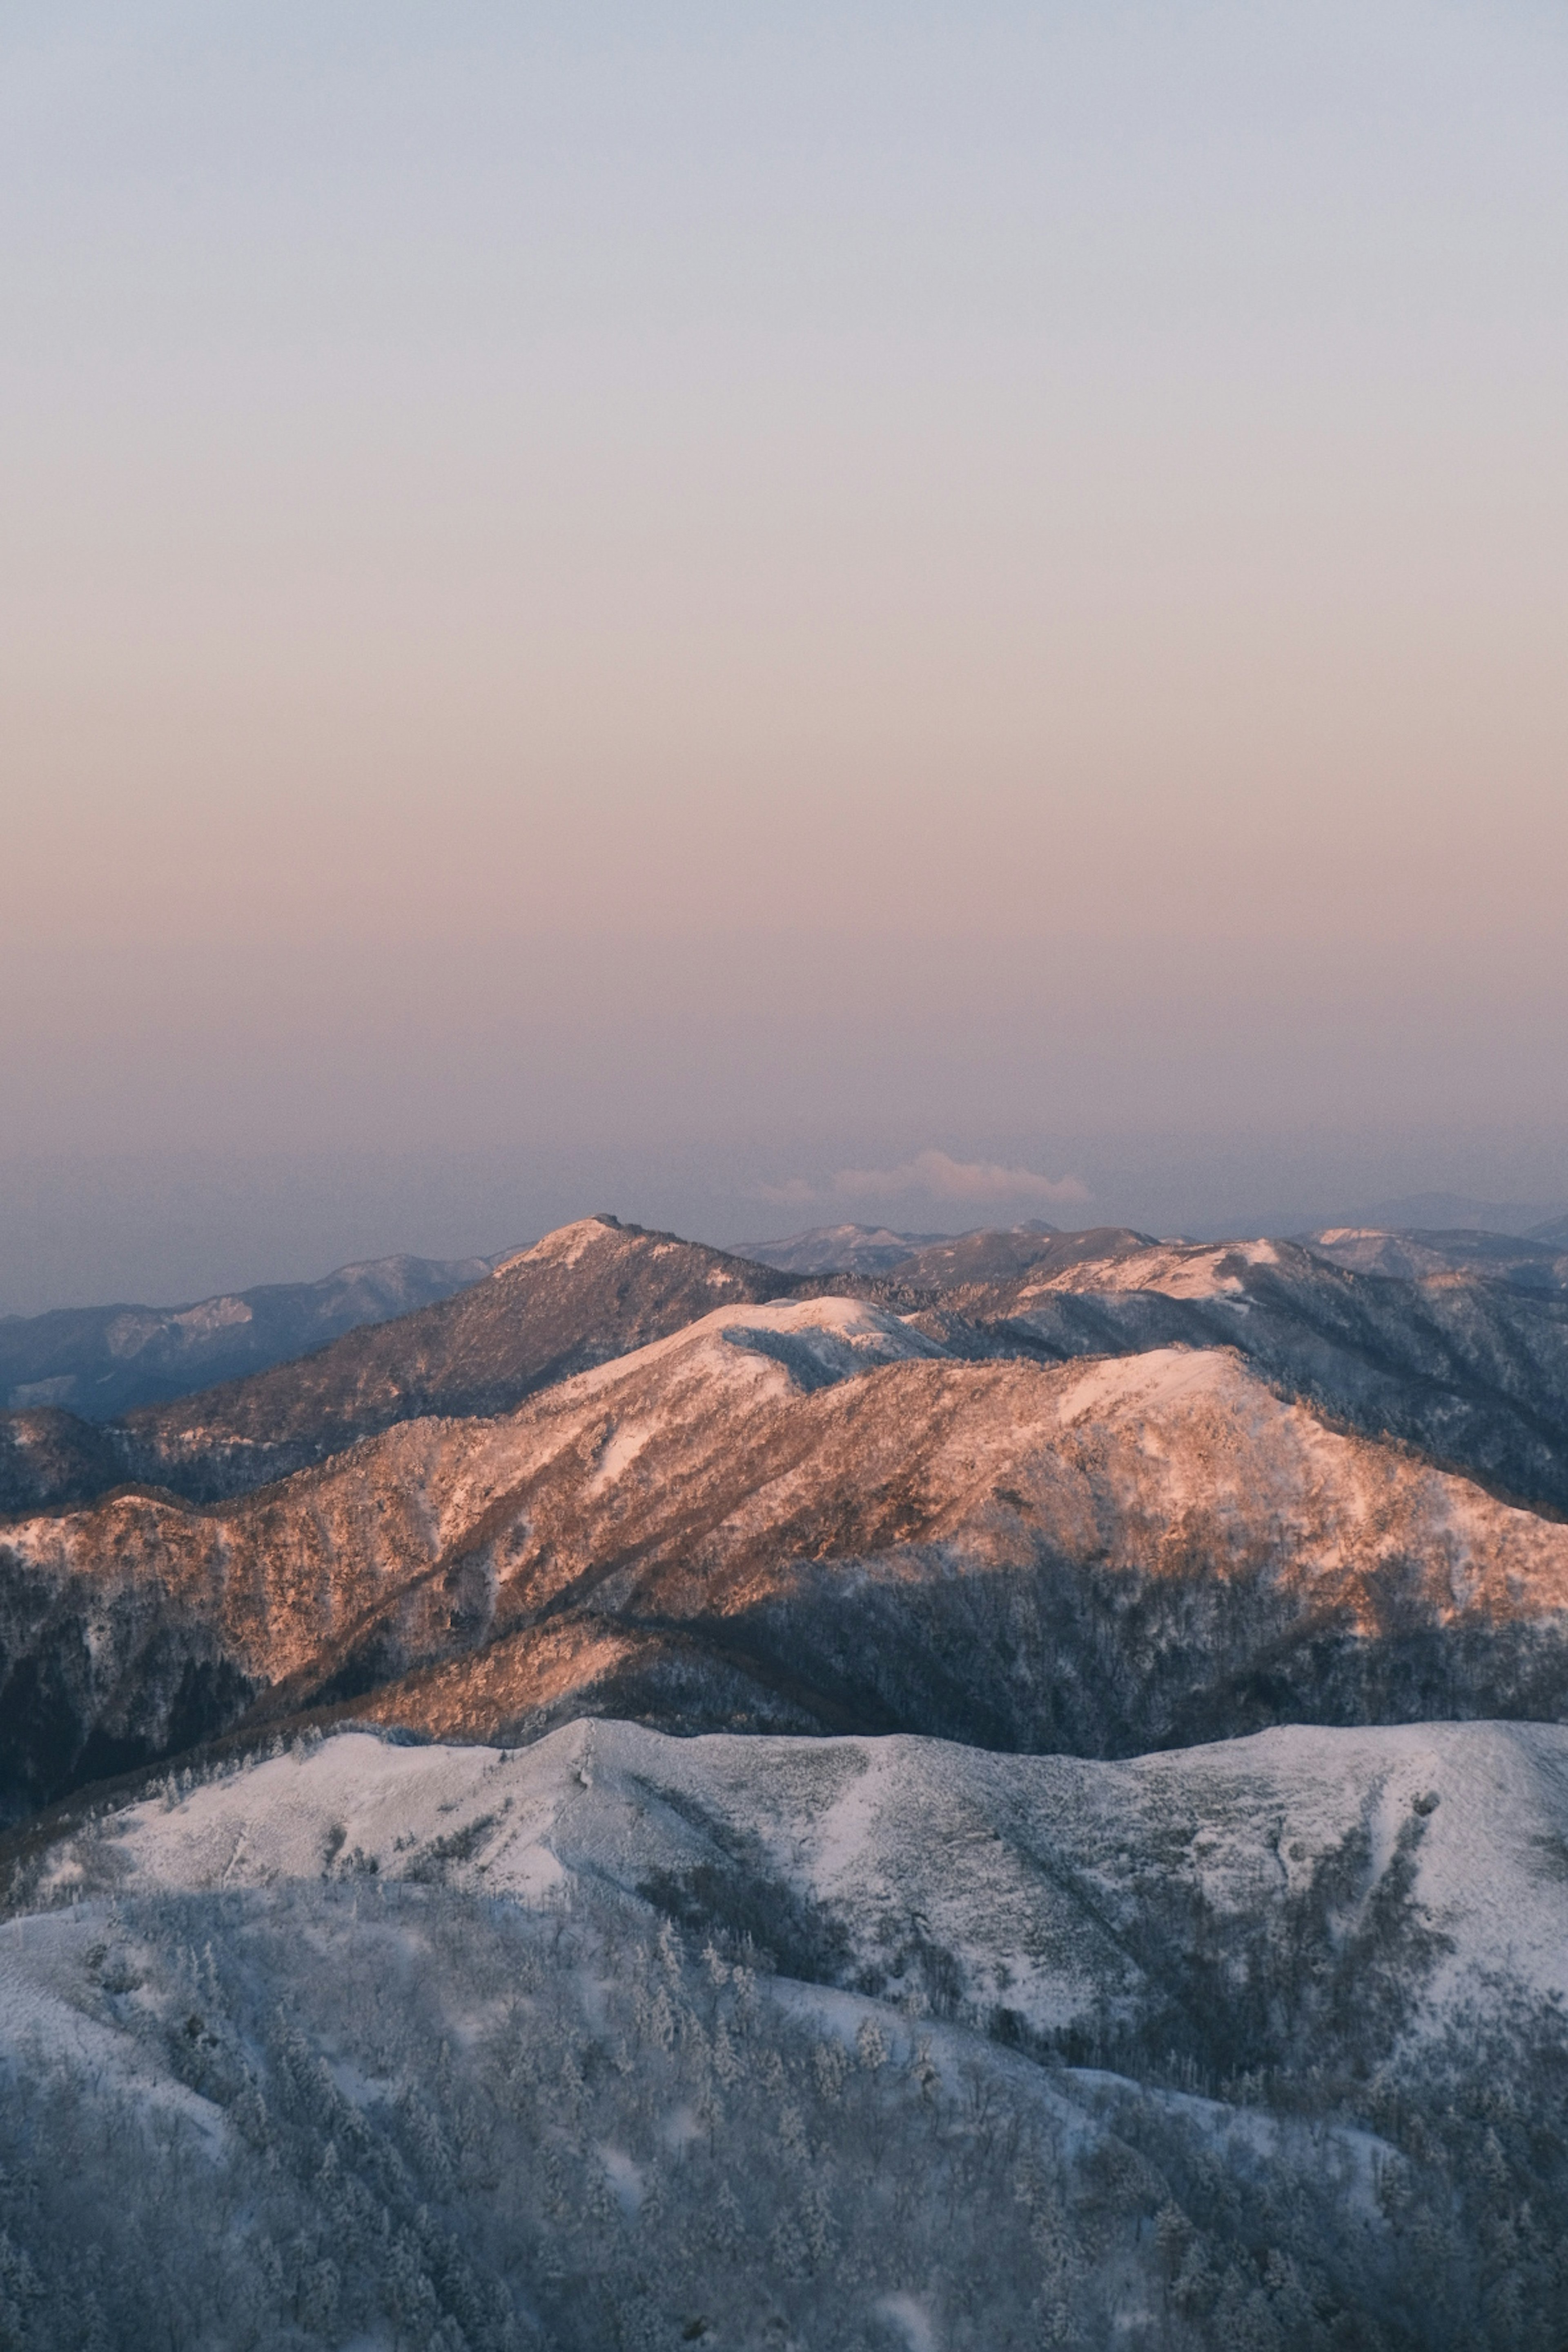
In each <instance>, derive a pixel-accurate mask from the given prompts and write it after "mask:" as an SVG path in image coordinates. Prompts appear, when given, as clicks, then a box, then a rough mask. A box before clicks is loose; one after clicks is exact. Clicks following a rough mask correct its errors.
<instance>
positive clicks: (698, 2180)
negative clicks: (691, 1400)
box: [0, 1724, 1568, 2352]
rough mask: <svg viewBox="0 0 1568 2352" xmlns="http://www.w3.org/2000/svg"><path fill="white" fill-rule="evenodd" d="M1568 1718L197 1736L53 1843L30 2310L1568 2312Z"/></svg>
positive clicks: (377, 2325)
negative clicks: (1277, 1725)
mask: <svg viewBox="0 0 1568 2352" xmlns="http://www.w3.org/2000/svg"><path fill="white" fill-rule="evenodd" d="M1565 1740H1568V1734H1565V1733H1564V1731H1563V1729H1561V1728H1559V1727H1544V1726H1526V1727H1500V1726H1496V1725H1489V1724H1470V1725H1460V1726H1447V1727H1432V1726H1421V1727H1412V1728H1411V1729H1409V1730H1393V1731H1389V1730H1373V1731H1354V1732H1349V1731H1339V1732H1334V1731H1301V1730H1296V1729H1290V1730H1279V1731H1274V1732H1269V1733H1267V1734H1264V1735H1262V1736H1261V1737H1259V1738H1254V1739H1247V1740H1233V1741H1226V1742H1225V1743H1223V1744H1222V1745H1221V1746H1219V1747H1217V1748H1199V1749H1195V1750H1189V1751H1187V1752H1185V1753H1184V1754H1181V1755H1170V1756H1156V1757H1145V1758H1142V1759H1137V1760H1136V1761H1133V1762H1128V1763H1123V1764H1083V1763H1077V1762H1073V1761H1071V1760H1068V1759H1059V1758H1047V1759H1020V1758H1007V1757H996V1756H984V1755H979V1754H976V1753H974V1752H973V1751H971V1750H964V1749H961V1748H947V1747H943V1746H941V1745H939V1744H937V1743H933V1742H930V1741H921V1740H910V1739H896V1740H888V1741H877V1740H826V1741H825V1740H811V1741H791V1740H778V1739H763V1740H757V1739H752V1740H735V1739H724V1738H715V1739H704V1740H697V1741H672V1740H669V1739H666V1738H658V1737H656V1736H654V1735H651V1734H648V1733H647V1732H643V1731H638V1730H637V1729H636V1728H634V1727H629V1726H626V1725H623V1724H600V1725H574V1726H572V1727H568V1728H564V1729H563V1730H562V1731H560V1732H559V1733H557V1734H556V1735H554V1736H553V1737H552V1738H549V1739H547V1740H545V1741H543V1742H542V1743H540V1744H539V1745H537V1746H536V1747H534V1748H531V1749H530V1750H527V1751H524V1752H521V1753H518V1752H511V1753H508V1752H505V1751H500V1752H498V1751H496V1750H494V1749H489V1748H484V1749H475V1748H467V1749H460V1750H453V1749H440V1748H436V1749H430V1748H425V1749H410V1748H391V1747H384V1746H383V1745H382V1744H381V1743H379V1742H377V1741H375V1740H372V1739H368V1738H363V1737H355V1736H348V1737H344V1738H335V1739H332V1740H330V1741H327V1742H325V1743H321V1742H311V1741H301V1742H299V1743H297V1745H296V1747H295V1749H294V1751H293V1752H292V1753H290V1754H279V1755H278V1756H276V1757H274V1758H272V1759H269V1760H267V1761H264V1762H260V1763H258V1764H256V1765H253V1766H252V1767H250V1768H248V1769H243V1770H240V1771H238V1772H237V1773H234V1774H229V1775H224V1776H220V1777H218V1778H216V1779H212V1780H207V1781H206V1782H205V1784H203V1783H202V1782H200V1781H198V1782H197V1783H195V1785H193V1784H192V1782H191V1780H190V1778H189V1776H186V1777H185V1779H184V1785H183V1786H182V1787H180V1788H176V1787H175V1786H174V1783H173V1780H171V1782H170V1784H169V1786H168V1787H167V1789H166V1790H165V1791H164V1792H163V1793H162V1794H161V1795H158V1796H155V1797H154V1798H153V1800H152V1801H144V1802H142V1803H140V1804H137V1805H135V1806H132V1807H131V1808H129V1809H127V1810H124V1811H119V1812H118V1813H114V1812H111V1813H110V1814H108V1815H107V1816H105V1817H103V1818H100V1820H99V1821H97V1822H94V1823H93V1824H91V1825H90V1826H89V1827H88V1828H86V1829H85V1830H83V1831H79V1832H76V1833H74V1834H71V1835H68V1836H67V1837H65V1838H60V1839H57V1840H56V1841H54V1843H52V1845H50V1846H47V1848H46V1849H45V1850H44V1851H43V1852H42V1853H40V1854H38V1855H37V1858H36V1859H35V1861H34V1863H33V1864H31V1866H30V1867H28V1868H27V1869H26V1870H25V1872H24V1874H23V1876H22V1879H21V1880H20V1881H17V1880H16V1878H15V1877H13V1880H12V1887H13V1900H12V1904H11V1906H10V1908H11V1912H12V1916H11V1917H10V1918H9V1919H8V1920H7V1923H6V1927H5V1952H6V1967H5V1971H4V1973H3V1975H0V2090H3V2093H4V2095H0V2263H3V2267H0V2294H4V2296H5V2304H4V2316H5V2326H6V2334H7V2341H8V2343H9V2344H11V2345H15V2346H16V2347H17V2352H60V2347H62V2346H65V2347H72V2352H75V2347H84V2346H86V2345H87V2344H88V2343H89V2342H90V2341H91V2338H92V2336H93V2334H94V2332H95V2331H96V2333H97V2334H98V2336H100V2338H101V2339H107V2340H113V2337H112V2335H111V2333H110V2328H109V2327H108V2326H106V2325H105V2311H104V2307H103V2303H102V2300H101V2297H102V2295H103V2294H105V2293H106V2292H107V2294H109V2295H110V2297H111V2303H110V2309H111V2310H112V2314H113V2322H114V2326H115V2327H117V2328H118V2330H119V2331H120V2333H121V2336H122V2337H123V2339H124V2340H126V2341H135V2342H137V2343H141V2342H151V2341H153V2340H158V2341H163V2340H164V2337H165V2336H166V2335H167V2334H168V2330H167V2328H166V2326H165V2325H164V2321H165V2316H166V2315H167V2314H168V2313H169V2312H170V2311H171V2310H172V2309H177V2311H178V2314H179V2325H180V2326H181V2327H183V2328H184V2330H185V2331H186V2333H185V2336H184V2339H183V2340H184V2341H189V2342H197V2341H212V2342H233V2341H238V2340H255V2341H258V2342H279V2343H282V2342H289V2343H298V2344H300V2345H321V2346H334V2347H335V2346H339V2345H342V2344H343V2343H344V2342H347V2341H353V2342H356V2343H359V2342H363V2343H373V2342H384V2341H388V2340H391V2338H392V2336H401V2337H402V2338H403V2340H404V2341H405V2342H410V2341H411V2342H421V2341H423V2342H426V2343H435V2344H439V2345H441V2346H443V2347H445V2346H447V2345H448V2344H450V2345H452V2346H454V2347H456V2346H457V2345H458V2344H462V2345H465V2346H468V2347H470V2352H523V2347H529V2352H535V2347H537V2352H600V2347H603V2346H605V2345H606V2344H613V2343H616V2342H623V2343H624V2342H626V2341H628V2340H630V2341H637V2340H640V2341H642V2342H645V2343H647V2344H650V2345H664V2344H670V2345H674V2344H680V2343H699V2344H700V2343H702V2342H705V2341H710V2340H711V2341H713V2342H715V2343H717V2344H719V2345H723V2344H726V2343H736V2344H763V2345H765V2344H770V2343H777V2344H780V2345H782V2346H787V2345H788V2344H790V2343H792V2342H793V2343H795V2344H797V2345H810V2346H812V2347H814V2352H815V2348H816V2347H821V2352H855V2347H875V2352H934V2347H941V2352H1037V2347H1038V2346H1039V2345H1040V2344H1041V2343H1042V2342H1044V2343H1047V2344H1070V2345H1074V2346H1079V2347H1083V2348H1084V2352H1111V2347H1124V2346H1127V2345H1129V2344H1134V2345H1136V2344H1142V2345H1143V2346H1145V2347H1149V2352H1153V2347H1162V2352H1216V2347H1247V2348H1248V2352H1344V2347H1348V2346H1358V2345H1359V2346H1363V2347H1369V2352H1373V2347H1381V2352H1555V2347H1556V2346H1557V2344H1558V2343H1559V2341H1560V2338H1561V2322H1560V2314H1561V2310H1562V2285H1563V2264H1562V2247H1563V2242H1565V2239H1568V2156H1565V2154H1564V2150H1563V2139H1562V2134H1561V2129H1560V2123H1561V2111H1562V2105H1563V2097H1564V2095H1565V2094H1568V2033H1565V2031H1564V2027H1563V2014H1562V2010H1563V1991H1564V1988H1565V1982H1568V1966H1565V1960H1564V1955H1565V1953H1568V1876H1565V1874H1564V1870H1563V1855H1564V1854H1565V1853H1568V1802H1565V1799H1564V1790H1565V1788H1568V1749H1565V1744H1564V1743H1565ZM18 1897H19V1898H21V1901H22V1902H23V1903H25V1904H26V1906H31V1908H30V1909H29V1910H27V1911H26V1912H24V1911H23V1910H21V1909H19V1908H18V1905H17V1898H18ZM282 1982H286V1983H287V1987H288V1992H287V1999H286V2000H285V2001H281V2002H280V2001H279V1984H280V1983H282ZM1086 2061H1087V2063H1085V2062H1086ZM153 2151H155V2159H154V2160H150V2153H151V2152H153ZM84 2200H85V2204H86V2207H87V2210H89V2211H90V2212H91V2214H92V2217H93V2230H92V2232H91V2235H90V2237H88V2236H86V2235H84V2230H83V2207H84ZM634 2323H635V2325H636V2329H637V2335H636V2336H633V2334H632V2328H633V2324H634ZM389 2331H390V2335H389Z"/></svg>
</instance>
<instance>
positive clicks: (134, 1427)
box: [0, 1217, 797, 1516]
mask: <svg viewBox="0 0 1568 2352" xmlns="http://www.w3.org/2000/svg"><path fill="white" fill-rule="evenodd" d="M795 1287H797V1284H796V1283H795V1282H792V1280H791V1279H790V1278H789V1277H788V1276H783V1275H779V1274H776V1273H773V1272H772V1271H770V1270H768V1269H766V1268H763V1267H760V1266H749V1265H746V1264H745V1263H744V1261H743V1260H741V1259H738V1258H730V1257H726V1256H725V1255H723V1253H722V1252H721V1251H718V1250H710V1249H704V1248H702V1247H701V1246H700V1244H695V1243H691V1242H682V1241H679V1240H677V1239H676V1238H675V1236H674V1235H673V1234H650V1233H645V1232H644V1231H643V1229H642V1228H641V1227H640V1226H637V1225H622V1224H620V1223H618V1222H617V1220H616V1219H615V1218H613V1217H589V1218H584V1219H583V1220H582V1221H581V1222H580V1223H576V1224H573V1225H565V1226H563V1227H562V1228H561V1229H560V1230H559V1231H558V1232H556V1233H553V1234H547V1235H546V1236H545V1238H544V1239H543V1240H542V1242H539V1243H537V1244H535V1245H534V1247H533V1248H531V1249H528V1250H521V1251H518V1252H517V1253H516V1254H515V1255H512V1256H511V1257H510V1258H506V1259H503V1260H502V1262H501V1263H500V1265H497V1266H496V1267H495V1268H494V1269H493V1272H491V1273H490V1274H489V1276H488V1277H487V1278H486V1279H484V1280H482V1281H479V1282H476V1283H473V1284H471V1285H469V1286H468V1288H466V1289H464V1290H461V1291H459V1292H458V1293H457V1294H456V1295H455V1296H453V1297H447V1298H443V1299H440V1300H438V1301H437V1302H436V1303H434V1304H433V1305H431V1306H429V1307H423V1308H420V1309H418V1310H417V1311H416V1312H415V1313H412V1314H408V1315H401V1316H398V1317H397V1318H395V1320H393V1321H390V1322H384V1323H380V1324H375V1325H369V1326H366V1327H363V1328H358V1329H355V1330H353V1331H350V1332H348V1333H346V1334H345V1335H344V1336H343V1337H342V1338H341V1339H337V1340H335V1341H333V1342H332V1343H331V1345H330V1346H328V1347H325V1348H322V1349H318V1350H317V1351H316V1352H315V1353H314V1354H312V1355H309V1356H305V1357H302V1358H300V1359H299V1360H294V1361H290V1362H288V1363H282V1364H278V1365H274V1366H272V1367H270V1368H269V1369H268V1370H265V1371H261V1372H257V1373H252V1374H250V1375H249V1376H248V1377H247V1378H246V1379H244V1380H239V1381H229V1382H226V1383H224V1384H222V1385H219V1386H217V1387H215V1388H212V1389H206V1390H203V1391H200V1392H199V1393H198V1394H196V1395H195V1396H193V1397H187V1398H183V1399H180V1400H178V1401H176V1402H173V1403H169V1404H164V1405H153V1406H147V1407H143V1408H142V1409H140V1410H138V1411H136V1412H131V1413H129V1414H127V1415H125V1416H124V1417H123V1419H121V1421H119V1422H117V1423H110V1424H109V1425H108V1426H107V1428H106V1430H105V1432H104V1438H106V1439H107V1441H108V1445H107V1447H106V1446H105V1444H104V1443H103V1441H102V1440H100V1438H98V1437H96V1436H93V1435H91V1434H89V1433H88V1432H87V1431H86V1430H85V1429H84V1428H83V1427H82V1426H81V1425H80V1424H78V1425H77V1426H76V1427H75V1428H74V1429H73V1428H70V1427H68V1426H67V1425H66V1424H65V1419H64V1417H63V1416H62V1417H61V1419H60V1422H59V1423H51V1424H50V1425H49V1426H48V1428H47V1430H39V1429H37V1427H36V1426H35V1425H33V1424H27V1425H24V1426H18V1425H16V1423H15V1422H12V1423H10V1424H7V1423H6V1422H5V1420H3V1419H0V1513H9V1514H11V1515H13V1516H15V1515H16V1514H19V1513H23V1512H26V1511H28V1510H39V1509H42V1510H49V1509H59V1508H62V1507H71V1506H73V1505H75V1504H78V1503H81V1502H85V1501H88V1500H89V1499H90V1498H91V1496H92V1495H94V1494H100V1493H102V1492H104V1491H105V1490H106V1489H107V1488H108V1487H110V1486H116V1485H121V1484H124V1483H126V1482H127V1481H133V1482H140V1483H142V1484H146V1485H150V1486H163V1487H167V1488H169V1489H170V1490H171V1491H172V1492H174V1493H176V1494H180V1495H184V1496H187V1497H188V1498H189V1499H191V1500H193V1501H197V1502H203V1501H214V1500H217V1499H219V1498H221V1497H223V1496H229V1495H235V1494H240V1493H243V1492H245V1491H246V1490H247V1489H248V1488H251V1487H256V1486H264V1485H266V1484H267V1483H268V1481H269V1480H272V1479H275V1478H279V1477H285V1476H287V1475H289V1473H290V1472H291V1471H294V1470H297V1469H300V1468H301V1467H303V1466H305V1465H308V1464H310V1463H313V1462H320V1461H324V1460H326V1459H328V1458H329V1457H330V1456H331V1455H332V1454H337V1453H341V1452H342V1450H343V1448H344V1447H345V1446H349V1445H353V1444H355V1443H356V1442H357V1441H358V1440H359V1439H361V1438H363V1437H365V1436H369V1435H373V1434H374V1433H376V1432H378V1431H380V1430H384V1429H387V1428H391V1427H393V1426H395V1424H396V1423H399V1422H404V1421H411V1420H415V1419H417V1418H418V1417H419V1416H420V1415H422V1414H428V1413H458V1414H471V1413H495V1412H506V1411H507V1410H509V1409H510V1407H512V1406H514V1405H517V1404H519V1403H521V1401H522V1399H523V1398H524V1397H526V1396H529V1395H531V1394H532V1393H533V1391H535V1390H537V1389H540V1388H543V1387H546V1386H548V1385H549V1383H550V1382H551V1381H557V1380H562V1379H564V1378H566V1377H567V1376H568V1375H569V1374H571V1373H572V1372H574V1371H578V1370H582V1369H583V1367H584V1366H585V1365H588V1364H595V1363H599V1362H602V1361H604V1360H605V1359H606V1358H609V1357H612V1356H616V1355H620V1354H622V1353H624V1352H625V1351H626V1349H628V1348H636V1347H640V1346H641V1345H642V1344H643V1343H644V1342H645V1341H647V1340H649V1339H658V1338H661V1337H663V1336H664V1335H665V1334H666V1333H668V1332H669V1331H673V1330H678V1329H679V1328H680V1327H681V1325H682V1324H685V1323H689V1322H690V1321H691V1320H692V1319H693V1318H695V1317H697V1316H700V1315H702V1314H704V1313H706V1311H707V1310H708V1308H709V1307H711V1306H712V1305H713V1304H714V1303H715V1302H716V1301H717V1300H720V1299H725V1298H772V1297H779V1296H780V1295H781V1294H784V1295H787V1294H788V1293H789V1292H790V1291H792V1290H793V1289H795ZM110 1449H111V1450H110ZM105 1465H109V1466H108V1468H107V1470H106V1467H105Z"/></svg>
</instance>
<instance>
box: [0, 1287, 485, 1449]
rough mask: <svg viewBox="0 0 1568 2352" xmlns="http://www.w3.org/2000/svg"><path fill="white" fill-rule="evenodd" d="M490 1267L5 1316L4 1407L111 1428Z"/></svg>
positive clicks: (376, 1319)
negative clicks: (166, 1303)
mask: <svg viewBox="0 0 1568 2352" xmlns="http://www.w3.org/2000/svg"><path fill="white" fill-rule="evenodd" d="M490 1264H491V1261H490V1260H489V1259H488V1258H481V1257H467V1258H423V1257H384V1258H373V1259H370V1260H367V1261H366V1263H365V1264H363V1265H343V1266H340V1267H339V1268H338V1270H337V1272H336V1273H335V1274H329V1275H326V1276H323V1277H322V1279H321V1281H320V1282H276V1283H266V1284H263V1285H261V1286H259V1287H258V1288H257V1289H254V1290H241V1291H235V1292H232V1293H226V1294H225V1295H224V1296H223V1297H218V1298H203V1299H198V1300H197V1302H196V1303H195V1306H191V1307H61V1308H58V1309H57V1310H55V1311H54V1312H53V1313H51V1314H47V1315H28V1316H21V1315H5V1316H0V1403H4V1404H5V1406H7V1407H8V1408H9V1409H10V1410H12V1411H14V1412H25V1411H26V1410H27V1409H28V1408H30V1407H37V1406H51V1405H52V1406H65V1407H67V1408H68V1409H69V1411H71V1412H74V1413H76V1414H78V1415H79V1416H80V1417H81V1418H83V1419H85V1420H89V1421H111V1420H113V1419H114V1418H115V1416H116V1415H117V1414H120V1413H123V1412H129V1411H131V1410H132V1408H133V1407H136V1406H140V1405H157V1404H163V1403H165V1402H168V1401H169V1400H170V1399H171V1398H174V1397H181V1396H187V1395H189V1394H190V1392H191V1391H192V1390H194V1389H202V1388H210V1387H212V1386H213V1385H214V1384H215V1383H216V1382H218V1381H230V1380H235V1379H237V1378H239V1377H240V1376H241V1375H243V1374H244V1373H247V1372H251V1371H255V1370H259V1369H260V1368H261V1367H263V1366H265V1365H268V1364H275V1363H280V1362H281V1361H282V1360H284V1359H285V1358H286V1357H289V1356H300V1355H303V1354H304V1353H305V1351H306V1349H311V1348H319V1347H321V1346H322V1345H324V1343H325V1342H326V1341H328V1340H330V1339H337V1338H339V1337H340V1335H341V1334H342V1333H343V1332H345V1331H351V1330H353V1329H356V1328H359V1327H360V1326H362V1325H363V1324H367V1323H382V1322H385V1321H386V1320H388V1318H391V1317H393V1316H396V1315H407V1314H409V1313H411V1312H413V1311H414V1310H416V1308H418V1307H427V1306H429V1305H431V1304H432V1302H433V1301H435V1300H437V1299H439V1298H447V1297H450V1296H451V1294H452V1293H453V1292H454V1291H457V1290H462V1289H464V1288H466V1287H467V1286H468V1284H470V1283H474V1282H481V1281H483V1279H484V1277H485V1276H487V1275H488V1274H489V1270H490Z"/></svg>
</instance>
